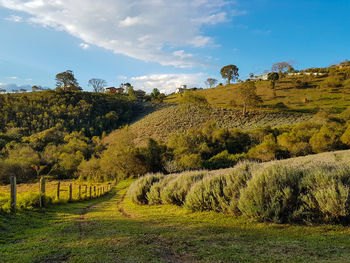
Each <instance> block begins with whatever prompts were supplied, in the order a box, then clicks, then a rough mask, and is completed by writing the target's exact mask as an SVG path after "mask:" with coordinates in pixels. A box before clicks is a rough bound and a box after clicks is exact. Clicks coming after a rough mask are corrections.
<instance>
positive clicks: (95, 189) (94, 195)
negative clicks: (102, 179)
mask: <svg viewBox="0 0 350 263" xmlns="http://www.w3.org/2000/svg"><path fill="white" fill-rule="evenodd" d="M94 196H95V197H96V185H94Z"/></svg>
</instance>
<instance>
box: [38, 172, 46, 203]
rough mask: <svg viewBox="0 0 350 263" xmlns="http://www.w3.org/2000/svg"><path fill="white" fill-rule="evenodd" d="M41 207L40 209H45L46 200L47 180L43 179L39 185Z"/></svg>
mask: <svg viewBox="0 0 350 263" xmlns="http://www.w3.org/2000/svg"><path fill="white" fill-rule="evenodd" d="M39 194H40V195H39V205H40V208H42V207H44V199H45V178H44V177H41V178H40V183H39Z"/></svg>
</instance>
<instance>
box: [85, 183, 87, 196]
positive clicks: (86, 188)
mask: <svg viewBox="0 0 350 263" xmlns="http://www.w3.org/2000/svg"><path fill="white" fill-rule="evenodd" d="M85 198H87V184H86V185H85Z"/></svg>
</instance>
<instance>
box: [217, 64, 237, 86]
mask: <svg viewBox="0 0 350 263" xmlns="http://www.w3.org/2000/svg"><path fill="white" fill-rule="evenodd" d="M220 74H221V77H222V78H223V79H227V84H230V83H231V80H236V79H238V76H239V74H238V67H237V66H236V65H227V66H224V67H222V68H221V70H220Z"/></svg>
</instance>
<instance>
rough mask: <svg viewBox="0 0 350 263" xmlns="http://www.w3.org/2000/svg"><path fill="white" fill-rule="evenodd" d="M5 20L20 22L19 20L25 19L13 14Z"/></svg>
mask: <svg viewBox="0 0 350 263" xmlns="http://www.w3.org/2000/svg"><path fill="white" fill-rule="evenodd" d="M5 20H7V21H11V22H16V23H19V22H22V21H23V17H21V16H15V15H11V16H9V17H7V18H5Z"/></svg>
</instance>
